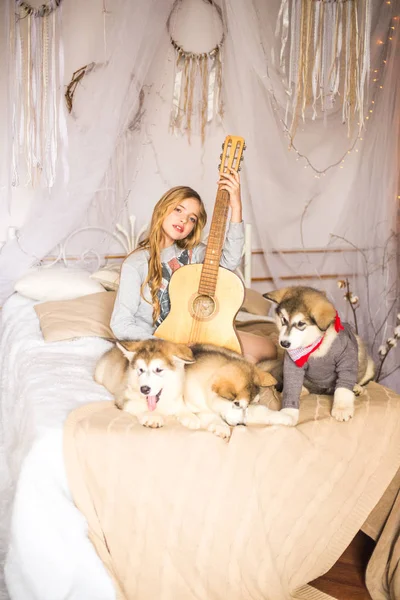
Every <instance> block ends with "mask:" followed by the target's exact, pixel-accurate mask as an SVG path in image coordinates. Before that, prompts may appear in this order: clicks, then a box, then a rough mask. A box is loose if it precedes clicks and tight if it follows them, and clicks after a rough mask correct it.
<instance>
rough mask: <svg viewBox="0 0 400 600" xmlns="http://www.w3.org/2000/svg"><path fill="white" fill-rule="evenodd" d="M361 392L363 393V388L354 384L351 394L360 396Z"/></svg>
mask: <svg viewBox="0 0 400 600" xmlns="http://www.w3.org/2000/svg"><path fill="white" fill-rule="evenodd" d="M363 391H364V388H363V386H362V385H360V384H359V383H356V385H355V386H354V387H353V393H354V395H355V396H361V394H362V393H363Z"/></svg>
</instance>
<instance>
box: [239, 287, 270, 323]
mask: <svg viewBox="0 0 400 600" xmlns="http://www.w3.org/2000/svg"><path fill="white" fill-rule="evenodd" d="M271 304H272V302H270V301H269V300H267V299H266V298H264V297H263V296H262V295H261V294H260V292H256V290H252V289H250V288H246V290H245V296H244V301H243V304H242V307H241V310H244V311H246V312H248V313H252V314H253V315H260V316H264V317H266V316H267V315H268V313H269V309H270V308H271Z"/></svg>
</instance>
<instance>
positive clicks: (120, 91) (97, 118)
mask: <svg viewBox="0 0 400 600" xmlns="http://www.w3.org/2000/svg"><path fill="white" fill-rule="evenodd" d="M180 3H185V6H186V12H185V19H180V20H179V19H178V20H177V22H176V23H175V22H172V21H171V24H172V26H173V27H175V30H174V29H173V27H172V29H173V30H172V31H170V32H168V30H167V21H168V18H169V16H170V14H171V11H172V9H174V7H175V10H179V4H180ZM204 3H205V4H207V2H206V0H179V1H178V2H175V3H174V2H173V0H151V1H148V2H141V1H140V0H116V1H113V2H112V3H109V2H106V3H105V6H106V10H107V14H106V15H103V14H101V8H102V7H99V3H98V2H97V3H95V2H94V1H90V2H87V3H84V5H82V3H79V2H78V1H77V0H74V1H71V2H69V3H63V5H62V7H61V10H62V11H63V30H62V36H63V44H64V52H65V56H66V68H65V79H66V81H65V84H67V83H68V81H69V80H70V77H71V75H72V72H73V71H74V70H76V69H78V68H79V67H81V66H82V65H83V64H86V63H87V62H89V60H87V59H90V60H91V61H93V62H95V63H96V68H95V69H94V70H93V71H92V72H91V73H89V74H88V75H87V76H86V77H85V78H84V79H83V81H82V82H81V84H80V85H79V86H78V87H77V89H76V93H75V96H74V106H73V110H72V113H71V114H70V115H67V125H68V147H67V148H66V149H65V151H66V152H67V156H68V163H69V180H68V182H67V183H66V184H65V182H64V179H63V177H62V173H61V171H62V169H61V168H60V173H59V177H58V178H57V179H56V182H55V185H54V186H53V187H52V188H51V189H50V190H48V189H43V190H40V189H36V190H35V191H34V192H29V190H27V194H28V193H30V194H31V200H30V211H29V214H28V216H27V218H26V220H25V222H24V224H23V226H22V227H21V228H20V229H19V232H18V235H17V238H16V239H14V240H10V241H8V242H7V243H6V244H5V245H4V246H3V248H2V249H1V252H0V298H1V300H2V301H4V299H5V298H6V297H7V296H8V295H9V294H10V293H12V291H13V285H14V282H15V280H16V279H17V278H18V277H20V276H21V275H22V274H23V273H24V272H25V271H26V270H27V269H28V268H29V267H30V266H31V265H32V264H34V263H35V262H37V261H38V260H40V259H42V258H43V257H44V256H45V255H46V254H48V253H49V252H51V251H52V249H54V247H55V246H56V245H57V244H58V243H59V242H61V241H62V240H63V239H65V237H66V236H67V235H68V234H69V233H70V232H71V231H72V230H73V229H74V228H76V227H79V226H81V225H96V226H101V227H106V228H108V229H110V230H112V229H113V228H114V226H115V224H116V223H122V224H126V223H127V219H128V216H129V215H130V214H134V215H135V216H136V218H137V228H140V227H141V226H143V225H144V224H146V223H147V222H148V221H149V218H150V215H151V212H152V209H153V207H154V204H155V203H156V202H157V200H158V199H159V197H160V196H161V195H162V193H163V192H164V191H165V190H166V189H167V188H169V187H172V186H174V185H179V184H185V185H191V186H192V187H194V188H195V189H196V190H198V191H199V193H200V194H201V195H202V196H203V197H204V200H205V203H206V206H207V209H208V212H209V213H211V211H212V206H213V202H214V198H215V193H216V180H217V173H218V171H217V165H218V157H219V154H220V147H221V143H222V142H223V140H224V137H225V135H226V134H228V133H234V134H235V135H241V136H243V137H244V138H245V140H246V145H247V150H246V153H245V162H244V164H243V171H242V173H241V176H242V183H243V202H244V214H245V220H246V221H247V222H251V223H252V224H253V231H254V241H253V246H254V247H259V248H262V250H263V251H264V260H265V264H266V269H267V275H268V277H270V280H268V281H265V282H264V283H260V284H257V286H258V289H260V290H261V291H262V289H263V286H265V291H266V290H267V289H271V287H278V286H286V285H294V284H302V285H312V286H315V287H318V288H322V289H325V290H326V291H327V293H328V295H329V296H330V297H331V298H332V299H333V300H334V302H335V304H336V306H337V309H338V311H339V312H340V314H341V315H342V317H343V318H344V319H345V318H348V320H350V321H351V320H352V318H353V312H352V310H351V306H350V303H349V302H348V301H347V300H346V299H345V298H344V297H343V296H344V293H345V292H346V289H342V288H338V286H337V280H341V279H344V280H345V279H346V277H348V278H349V281H350V284H351V290H352V291H353V293H354V294H356V295H357V296H358V297H359V303H358V305H357V306H358V308H357V310H356V316H357V324H358V328H359V332H360V334H361V335H362V336H363V337H364V338H365V339H366V340H367V341H368V343H369V344H370V347H371V350H372V351H373V353H374V357H375V358H376V359H378V361H379V355H378V348H379V346H381V345H382V344H385V343H386V340H387V338H392V337H393V331H394V328H395V326H396V315H397V313H399V312H400V307H399V301H398V296H399V294H398V292H399V289H398V281H399V279H398V267H399V264H398V253H399V243H398V219H399V217H398V206H399V200H398V195H399V165H400V162H399V146H398V139H399V132H400V125H399V119H400V76H399V73H400V43H399V34H400V19H399V17H400V5H399V4H400V3H399V1H398V0H396V1H393V0H392V2H391V3H390V4H389V3H387V2H385V1H382V0H372V2H371V39H370V46H371V54H370V70H369V75H368V88H367V91H368V94H367V97H366V105H365V114H366V115H367V117H368V119H366V121H365V123H366V128H365V130H363V131H362V132H361V134H359V132H358V128H357V126H355V127H354V128H353V130H352V131H351V132H350V136H349V135H348V128H347V124H343V123H342V111H341V107H340V99H338V100H337V103H336V104H333V106H332V107H331V108H330V109H329V110H327V111H325V112H324V113H322V112H321V111H319V112H318V114H317V117H316V118H315V120H312V118H311V116H312V111H309V112H308V111H307V112H306V119H305V121H304V122H303V121H301V120H300V121H299V124H298V127H297V131H296V135H295V138H294V140H293V147H292V148H291V149H289V147H290V145H291V143H290V139H289V137H288V133H287V132H288V127H289V123H290V122H291V114H290V112H288V111H287V98H288V92H287V90H288V86H287V80H286V75H285V74H284V73H282V71H281V70H280V68H278V67H277V66H274V64H273V62H272V60H271V56H272V55H273V54H274V55H275V56H276V55H277V53H279V48H280V39H279V36H276V34H275V28H276V23H277V18H278V12H279V8H280V4H281V2H280V0H273V1H271V2H268V3H267V2H265V1H264V0H252V1H251V2H244V1H243V0H221V1H220V2H219V6H220V8H221V14H222V20H223V26H224V34H225V38H224V42H223V45H222V61H223V68H222V92H223V115H222V118H219V117H218V116H215V118H214V119H213V120H212V121H211V122H210V123H209V124H208V125H207V128H206V139H205V143H204V145H202V144H201V139H200V133H199V132H198V131H195V132H194V133H192V136H191V141H190V144H189V142H188V138H187V136H185V135H180V134H177V133H175V134H171V132H170V128H169V123H170V111H171V105H172V94H173V85H174V72H175V71H174V69H175V62H176V54H175V50H174V48H173V46H172V44H171V42H170V37H169V34H170V33H172V35H174V36H175V37H176V38H177V39H178V40H179V43H180V45H181V46H182V47H184V48H185V49H188V50H191V47H190V44H191V43H192V44H193V45H196V48H195V49H193V51H195V52H199V51H201V50H202V51H204V52H205V51H209V50H210V49H211V48H212V46H213V44H214V42H215V40H214V37H213V31H214V30H215V31H216V32H218V30H219V27H220V18H221V17H220V15H219V13H218V11H214V17H212V18H214V19H215V23H214V25H215V27H214V29H213V28H212V27H211V28H210V20H209V19H210V11H208V12H207V11H205V12H204V11H203V12H204V17H203V16H202V14H203V13H202V12H201V10H198V5H199V4H200V5H201V4H204ZM100 4H101V3H100ZM10 6H11V5H10V3H7V2H6V3H2V7H1V8H0V10H1V11H2V14H1V23H2V27H3V30H2V39H1V44H2V47H3V48H4V50H5V52H4V53H1V60H2V61H4V60H5V59H6V58H7V52H9V44H8V43H7V30H6V29H5V28H4V26H3V23H4V22H5V20H6V19H8V18H10V17H11V13H12V10H10ZM188 6H189V9H190V7H191V6H192V7H193V10H192V11H191V10H188ZM191 14H192V15H194V16H193V18H191V17H190V15H191ZM83 21H84V22H85V31H90V27H91V23H92V25H93V27H97V32H98V35H97V36H94V35H93V36H92V37H90V36H89V39H88V40H86V47H85V60H83V57H82V60H80V58H79V56H77V50H76V47H79V44H81V43H82V39H83V33H79V31H80V30H79V27H77V25H79V23H82V22H83ZM178 21H179V22H178ZM174 23H175V24H174ZM182 23H183V24H182ZM178 25H179V27H180V29H179V27H178ZM393 27H394V29H392V28H393ZM103 28H104V30H103ZM210 31H211V33H210ZM79 36H81V37H79ZM194 37H195V38H196V40H195V42H194V41H193V40H194ZM99 39H101V41H102V43H101V44H99ZM74 50H75V53H74ZM72 56H74V60H75V63H74V64H72V58H71V57H72ZM8 61H9V64H11V62H12V61H11V57H10V56H8ZM0 77H1V80H2V85H1V92H0V93H1V96H0V102H1V104H0V106H1V110H2V114H3V116H4V117H5V119H3V120H2V124H1V128H2V129H1V132H2V135H3V137H4V140H5V143H4V146H3V147H4V149H5V150H6V151H5V153H4V154H3V157H2V162H1V165H0V168H1V170H0V173H1V178H2V180H1V214H2V215H3V216H4V218H6V217H7V211H9V210H10V203H12V193H11V191H10V177H9V173H10V164H9V163H8V164H7V160H8V161H9V160H10V156H9V155H8V150H7V149H8V148H9V147H10V139H9V136H10V135H11V129H10V127H8V126H7V123H8V121H9V118H10V111H11V109H12V102H13V99H12V97H11V95H10V94H8V95H7V94H6V92H5V89H6V87H7V82H8V81H9V77H11V74H10V71H9V70H6V69H2V70H1V74H0ZM59 166H60V167H61V165H59ZM91 236H92V237H91ZM76 243H77V244H79V242H78V241H76ZM85 243H90V245H91V247H93V248H95V249H96V251H98V252H100V253H101V252H102V253H105V252H107V251H108V250H110V248H111V245H110V244H111V242H110V238H109V237H106V236H104V235H99V234H98V233H95V232H94V233H93V235H92V234H91V233H88V234H87V236H86V240H85ZM397 324H399V322H397ZM398 363H399V354H398V349H396V348H395V349H393V350H391V351H390V353H389V355H388V358H387V360H386V362H385V367H384V371H385V373H389V372H390V371H393V370H394V369H395V368H396V365H398ZM399 378H400V373H399V371H395V372H394V373H393V374H392V375H391V376H390V377H389V378H387V379H385V380H384V383H388V384H389V385H391V386H392V387H395V388H396V389H398V390H400V383H399Z"/></svg>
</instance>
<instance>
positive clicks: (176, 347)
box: [171, 342, 195, 365]
mask: <svg viewBox="0 0 400 600" xmlns="http://www.w3.org/2000/svg"><path fill="white" fill-rule="evenodd" d="M171 352H172V356H173V357H174V358H175V359H176V360H178V362H184V363H185V365H188V364H191V363H194V362H195V358H194V356H193V352H192V351H191V349H190V348H189V346H186V345H185V344H174V343H172V342H171Z"/></svg>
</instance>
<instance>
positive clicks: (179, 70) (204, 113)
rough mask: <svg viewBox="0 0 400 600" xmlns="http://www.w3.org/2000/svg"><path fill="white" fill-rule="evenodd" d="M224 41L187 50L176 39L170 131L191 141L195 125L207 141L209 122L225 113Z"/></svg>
mask: <svg viewBox="0 0 400 600" xmlns="http://www.w3.org/2000/svg"><path fill="white" fill-rule="evenodd" d="M222 42H223V40H222V41H221V43H220V44H219V45H218V46H216V47H215V48H214V49H213V50H212V51H211V52H205V53H202V54H194V53H192V52H185V51H184V50H183V49H182V48H181V47H180V46H178V45H177V44H176V43H175V42H174V40H172V39H171V43H172V45H173V47H174V48H175V52H176V59H175V74H174V85H173V94H172V107H171V115H170V130H171V131H172V132H173V133H177V132H179V133H181V134H184V133H185V134H186V135H187V137H188V140H189V143H190V140H191V135H192V132H193V128H194V127H195V128H196V130H198V132H199V134H200V137H201V143H202V144H204V141H205V136H206V126H207V123H209V122H211V121H212V120H213V119H214V118H215V116H216V115H219V116H221V115H222V100H221V86H222V64H221V46H222Z"/></svg>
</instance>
